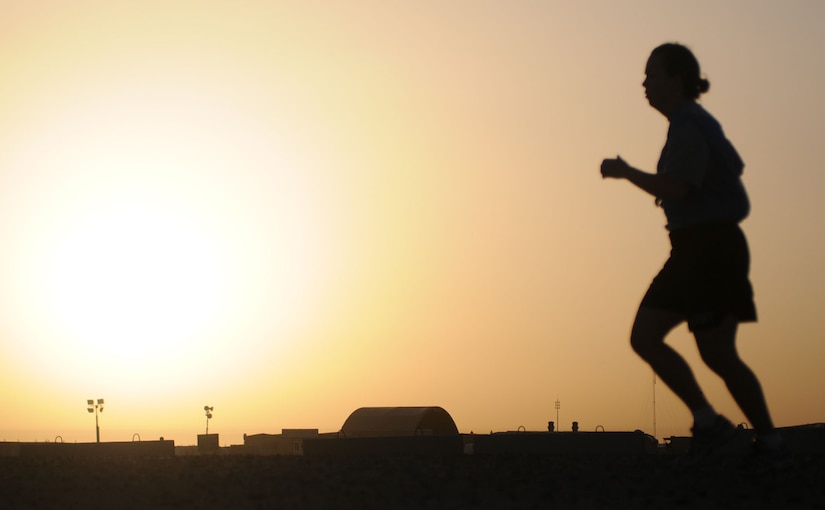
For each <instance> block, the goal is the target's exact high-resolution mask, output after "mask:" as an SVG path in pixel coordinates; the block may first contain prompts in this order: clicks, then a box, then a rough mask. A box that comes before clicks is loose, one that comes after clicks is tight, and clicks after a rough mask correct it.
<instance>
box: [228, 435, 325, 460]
mask: <svg viewBox="0 0 825 510" xmlns="http://www.w3.org/2000/svg"><path fill="white" fill-rule="evenodd" d="M318 437H319V434H318V429H281V433H280V434H250V435H247V434H244V436H243V442H244V452H245V453H248V454H254V455H303V454H304V441H305V440H307V439H318Z"/></svg>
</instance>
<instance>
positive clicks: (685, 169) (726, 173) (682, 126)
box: [656, 101, 750, 230]
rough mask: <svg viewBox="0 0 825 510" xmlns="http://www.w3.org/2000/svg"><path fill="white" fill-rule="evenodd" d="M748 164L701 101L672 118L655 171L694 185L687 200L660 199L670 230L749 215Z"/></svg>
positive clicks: (733, 219)
mask: <svg viewBox="0 0 825 510" xmlns="http://www.w3.org/2000/svg"><path fill="white" fill-rule="evenodd" d="M744 166H745V165H744V163H743V162H742V159H741V158H740V157H739V154H738V153H737V152H736V149H735V148H734V147H733V145H732V144H731V143H730V141H728V139H727V138H726V137H725V134H724V132H723V131H722V127H721V126H720V125H719V123H718V122H717V121H716V119H714V118H713V117H712V116H711V115H710V114H709V113H708V112H707V111H706V110H705V109H704V108H702V106H701V105H699V104H698V103H694V102H692V101H691V102H689V103H688V104H686V105H685V106H684V107H683V108H682V109H681V110H680V111H679V112H677V113H676V114H675V115H673V116H672V117H671V119H670V127H669V128H668V133H667V141H666V142H665V146H664V148H663V149H662V154H661V156H660V158H659V164H658V165H657V168H656V172H657V173H659V174H662V175H668V176H671V177H673V178H675V179H678V180H680V181H682V182H684V183H686V184H688V185H689V186H690V192H689V193H688V195H687V196H686V197H685V198H683V199H682V200H665V199H663V200H661V205H662V208H663V209H664V211H665V216H666V218H667V228H668V230H676V229H679V228H683V227H687V226H692V225H699V224H702V223H712V222H717V221H730V222H735V223H739V222H740V221H742V220H743V219H745V218H746V217H747V216H748V213H749V212H750V202H749V200H748V195H747V192H746V191H745V187H744V185H743V184H742V179H741V176H742V170H743V168H744Z"/></svg>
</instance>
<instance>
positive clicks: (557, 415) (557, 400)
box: [556, 397, 561, 430]
mask: <svg viewBox="0 0 825 510" xmlns="http://www.w3.org/2000/svg"><path fill="white" fill-rule="evenodd" d="M559 409H561V402H559V399H558V397H556V427H558V429H559V430H561V423H559Z"/></svg>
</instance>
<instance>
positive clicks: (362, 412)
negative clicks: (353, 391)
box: [341, 407, 458, 437]
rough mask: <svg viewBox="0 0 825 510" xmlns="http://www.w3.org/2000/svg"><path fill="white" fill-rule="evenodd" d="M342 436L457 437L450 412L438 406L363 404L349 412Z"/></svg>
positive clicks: (456, 429)
mask: <svg viewBox="0 0 825 510" xmlns="http://www.w3.org/2000/svg"><path fill="white" fill-rule="evenodd" d="M341 433H342V434H343V435H344V436H345V437H404V436H457V435H458V427H456V425H455V422H454V421H453V418H452V417H451V416H450V413H448V412H447V411H445V410H444V409H443V408H441V407H362V408H360V409H356V410H355V411H353V412H352V414H350V415H349V418H347V421H345V422H344V426H343V427H342V428H341Z"/></svg>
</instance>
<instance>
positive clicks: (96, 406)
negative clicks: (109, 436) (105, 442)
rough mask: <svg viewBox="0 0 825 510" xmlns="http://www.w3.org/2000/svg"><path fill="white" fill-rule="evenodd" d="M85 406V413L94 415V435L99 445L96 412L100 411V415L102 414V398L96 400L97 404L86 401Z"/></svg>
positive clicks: (92, 401)
mask: <svg viewBox="0 0 825 510" xmlns="http://www.w3.org/2000/svg"><path fill="white" fill-rule="evenodd" d="M86 405H87V406H88V407H87V409H86V410H87V411H89V412H90V413H95V435H96V437H97V442H98V443H99V442H100V425H99V424H98V422H97V413H98V410H100V412H101V413H102V412H103V399H102V398H99V399H97V404H95V401H94V400H91V399H90V400H87V401H86Z"/></svg>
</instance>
